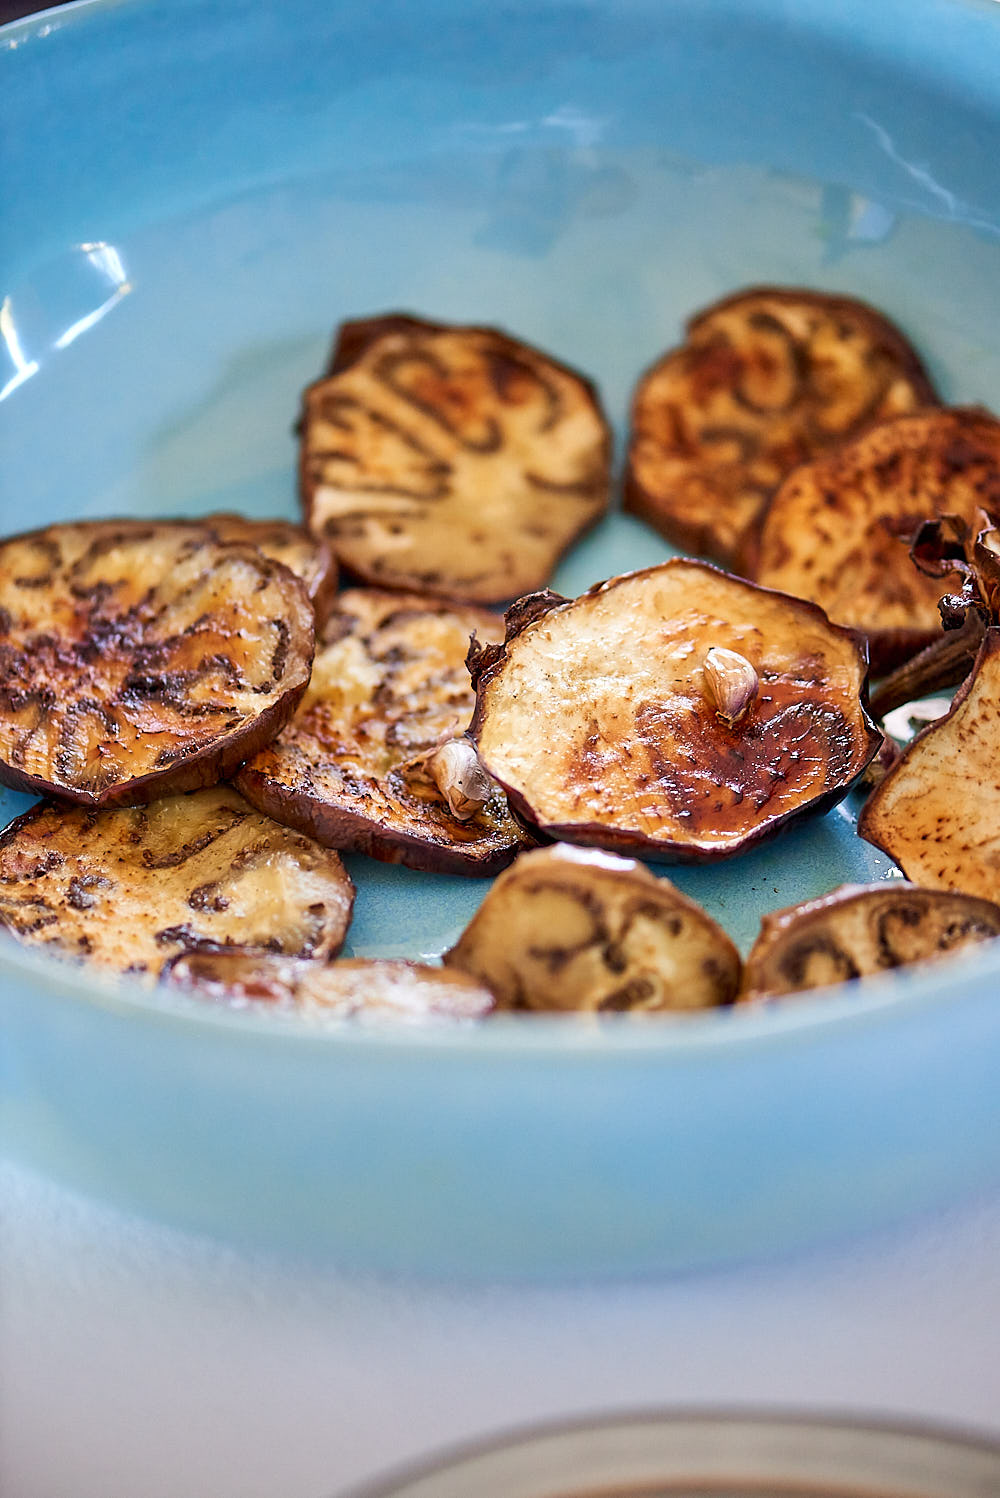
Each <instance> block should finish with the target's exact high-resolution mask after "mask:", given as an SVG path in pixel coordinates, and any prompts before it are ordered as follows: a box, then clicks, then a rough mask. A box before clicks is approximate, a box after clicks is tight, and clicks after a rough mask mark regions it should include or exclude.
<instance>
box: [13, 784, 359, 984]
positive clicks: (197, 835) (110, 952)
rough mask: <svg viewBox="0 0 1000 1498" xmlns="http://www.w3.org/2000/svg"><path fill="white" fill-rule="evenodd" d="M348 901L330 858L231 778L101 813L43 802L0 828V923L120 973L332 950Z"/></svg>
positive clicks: (349, 889)
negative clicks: (230, 952)
mask: <svg viewBox="0 0 1000 1498" xmlns="http://www.w3.org/2000/svg"><path fill="white" fill-rule="evenodd" d="M353 901H354V886H353V884H352V883H351V880H350V878H349V877H348V875H347V873H346V871H345V869H344V866H343V864H342V863H341V861H340V859H339V858H338V857H337V855H336V853H331V852H330V851H329V850H328V849H326V848H321V847H319V845H318V844H317V843H315V842H313V841H312V840H311V839H310V838H307V837H303V836H302V834H301V833H296V832H291V831H289V830H288V829H287V828H285V827H279V826H278V825H277V824H276V823H275V822H272V821H271V820H270V819H269V818H267V817H263V816H261V815H260V814H259V813H258V812H256V811H254V810H253V808H252V807H251V806H248V804H247V803H246V801H244V800H243V798H242V796H239V795H237V793H236V792H235V791H234V790H233V789H232V788H231V787H230V786H224V785H220V786H214V787H212V788H211V789H210V790H204V791H195V792H193V793H192V794H190V795H186V796H172V797H168V798H167V799H165V800H162V801H156V802H154V803H153V804H152V805H150V806H138V807H127V808H126V807H116V808H114V809H113V810H110V811H95V810H92V809H89V808H84V807H65V806H58V805H55V804H52V803H44V802H40V803H39V804H38V805H37V806H34V807H32V808H31V810H30V811H28V812H25V814H24V816H22V817H19V818H17V820H16V821H14V822H12V823H11V824H10V826H9V827H7V828H6V829H5V831H4V832H3V833H2V834H0V925H3V926H4V927H5V928H6V929H7V930H8V931H10V932H11V933H12V934H13V935H14V936H16V937H18V938H19V939H20V940H22V941H25V942H30V943H33V944H41V945H44V946H49V947H52V948H53V949H54V950H57V951H58V952H59V953H61V954H62V955H65V956H68V957H77V958H83V959H86V960H88V961H90V962H95V963H99V964H100V965H101V966H102V967H105V968H113V969H115V970H117V971H118V972H121V973H140V974H155V973H158V972H159V971H160V969H161V968H162V967H163V964H164V963H165V962H166V961H167V960H168V959H169V958H170V957H172V956H174V955H176V954H177V953H180V952H187V951H191V950H197V949H198V948H199V947H202V946H206V945H207V946H216V945H226V944H235V945H239V946H242V947H254V948H258V949H260V950H263V951H268V952H284V953H287V954H289V955H290V956H296V957H303V958H306V957H308V958H329V957H332V956H333V955H335V954H336V953H337V952H338V951H339V950H340V947H341V944H342V943H343V940H344V936H345V934H346V931H347V927H348V924H349V922H350V919H351V907H352V905H353Z"/></svg>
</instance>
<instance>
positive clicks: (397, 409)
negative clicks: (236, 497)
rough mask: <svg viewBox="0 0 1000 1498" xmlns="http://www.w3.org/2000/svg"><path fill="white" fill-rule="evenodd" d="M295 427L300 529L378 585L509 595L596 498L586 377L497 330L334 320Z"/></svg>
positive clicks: (598, 450) (600, 473) (591, 403)
mask: <svg viewBox="0 0 1000 1498" xmlns="http://www.w3.org/2000/svg"><path fill="white" fill-rule="evenodd" d="M300 434H301V487H302V497H303V503H304V506H305V513H306V518H307V522H308V524H309V526H310V528H311V530H312V531H313V532H314V533H315V534H316V535H318V536H320V537H322V538H323V539H324V540H325V541H327V542H328V543H329V545H330V547H331V549H332V550H333V552H334V553H335V555H336V556H337V558H338V559H339V560H340V561H341V562H342V563H343V565H344V566H345V567H346V568H348V569H349V570H350V571H351V572H352V573H353V574H354V575H355V576H356V577H357V578H359V579H360V580H361V581H363V582H368V583H372V584H375V585H380V586H382V587H389V588H401V589H408V590H410V591H414V592H419V593H428V594H433V595H434V596H436V597H445V598H458V599H463V600H465V601H467V602H473V603H493V602H498V601H500V600H503V599H509V598H515V597H517V596H518V594H520V593H525V592H528V591H529V590H531V589H533V588H538V587H541V586H542V585H543V584H544V583H545V582H546V581H547V580H548V577H549V575H550V573H551V571H552V569H553V567H554V566H555V563H556V561H557V560H558V559H559V557H560V556H561V555H562V553H563V552H564V551H565V550H566V548H567V547H568V546H569V545H570V543H571V542H572V541H574V540H575V539H576V537H577V536H579V535H580V534H581V532H583V531H584V530H586V529H587V528H588V527H589V526H591V525H592V524H593V523H594V522H595V521H596V520H597V519H599V517H600V516H601V515H602V514H603V513H604V511H605V509H606V508H607V505H608V498H609V484H610V476H609V464H610V438H609V429H608V425H607V421H606V419H605V417H604V414H603V412H602V410H601V407H600V404H599V402H598V398H597V395H596V392H595V390H594V388H593V386H592V385H591V383H590V382H589V381H588V380H586V379H585V378H583V376H581V375H578V374H576V373H575V372H574V371H572V370H570V369H567V368H566V367H565V366H564V365H562V364H559V363H557V362H556V361H555V360H554V359H551V358H549V356H548V355H547V354H543V353H541V352H539V351H538V350H537V349H534V348H531V347H529V345H528V344H525V343H521V342H518V341H516V340H515V339H513V338H509V337H508V336H507V335H506V334H504V333H501V332H498V331H497V330H495V329H493V328H476V327H450V326H446V325H444V324H441V323H431V322H424V321H422V320H420V319H417V318H410V317H403V316H389V317H383V318H373V319H369V320H364V321H358V322H350V323H345V324H344V326H343V328H342V329H341V333H340V339H339V342H338V345H337V349H336V351H335V355H334V360H333V364H332V366H331V372H330V373H329V374H327V375H326V376H325V377H324V378H323V379H321V380H319V381H317V383H316V384H314V385H312V386H311V387H310V388H309V389H308V390H307V391H306V392H305V396H304V408H303V414H302V422H301V428H300Z"/></svg>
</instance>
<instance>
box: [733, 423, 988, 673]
mask: <svg viewBox="0 0 1000 1498" xmlns="http://www.w3.org/2000/svg"><path fill="white" fill-rule="evenodd" d="M983 509H985V510H993V509H995V510H997V511H998V512H1000V421H997V420H996V418H995V417H993V416H991V415H990V414H989V413H988V412H986V411H981V410H979V409H977V408H975V407H956V408H953V409H949V410H941V411H926V412H923V413H921V414H919V415H915V416H906V417H901V418H899V419H898V420H895V421H891V422H883V423H880V424H879V425H878V426H875V427H872V429H871V430H870V431H868V432H866V433H864V434H863V435H861V436H859V437H858V438H856V439H855V440H854V441H852V442H849V443H845V444H844V445H843V446H842V447H840V448H837V449H836V450H834V451H832V452H830V453H827V454H825V455H824V456H823V457H821V458H817V459H816V460H815V461H814V462H812V463H808V464H805V465H803V466H802V467H801V468H798V469H797V470H796V471H795V472H794V473H793V474H791V475H790V476H789V477H788V479H787V480H786V481H785V483H784V484H783V485H782V486H781V488H780V489H779V491H778V493H777V494H776V495H775V496H774V499H773V501H772V502H771V504H770V506H769V508H768V510H767V513H766V515H765V517H764V520H763V522H762V525H761V531H760V544H759V554H758V559H757V566H756V569H755V573H754V575H755V577H756V579H757V581H758V582H760V583H763V584H765V585H766V586H768V587H772V588H782V589H784V591H785V592H788V593H796V594H798V595H799V596H800V597H802V598H810V599H812V601H813V602H814V603H818V604H819V605H820V607H821V608H823V609H825V610H826V612H827V614H829V616H830V618H831V619H833V620H835V621H836V622H837V623H838V624H846V625H850V626H852V627H853V628H855V629H860V630H863V631H864V633H865V634H866V635H867V637H868V641H869V647H870V653H871V662H872V670H873V672H875V673H876V674H879V673H880V672H882V671H884V670H887V669H889V668H890V667H892V666H894V665H897V664H898V663H899V662H900V661H902V660H905V659H906V658H907V657H908V656H911V655H914V654H915V653H916V652H917V651H918V650H920V649H921V648H923V647H924V646H926V645H928V644H929V643H930V642H931V641H932V640H934V639H935V637H937V636H940V634H941V617H940V612H939V603H940V600H941V598H942V596H943V595H945V594H947V593H948V592H949V591H954V589H955V588H956V587H957V586H958V585H959V581H960V579H959V575H958V573H957V572H951V573H949V572H948V571H947V570H941V569H938V570H937V571H936V572H935V574H934V575H928V574H927V572H926V571H924V570H922V569H920V568H918V567H917V566H916V565H914V561H913V559H912V558H911V555H910V549H909V543H910V542H911V540H912V538H913V536H914V535H915V533H916V532H917V531H918V529H919V528H920V526H921V523H922V522H923V521H925V520H928V519H932V518H933V517H935V516H939V515H943V514H951V515H954V516H956V517H958V518H959V519H960V520H961V521H962V522H963V523H966V524H969V523H972V522H973V521H974V520H975V518H976V516H977V515H978V514H979V512H980V511H981V510H983Z"/></svg>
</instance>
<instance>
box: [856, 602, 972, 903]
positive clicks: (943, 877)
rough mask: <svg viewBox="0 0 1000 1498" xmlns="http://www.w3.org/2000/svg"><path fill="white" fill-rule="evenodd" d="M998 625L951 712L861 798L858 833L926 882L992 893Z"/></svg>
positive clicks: (909, 875) (911, 876)
mask: <svg viewBox="0 0 1000 1498" xmlns="http://www.w3.org/2000/svg"><path fill="white" fill-rule="evenodd" d="M998 722H1000V629H996V628H994V629H990V630H988V631H987V633H986V637H985V639H984V640H983V644H982V646H981V648H980V651H979V655H978V657H977V660H976V664H975V668H974V671H973V674H972V675H971V676H970V677H969V679H968V681H967V682H966V683H965V685H964V686H963V687H961V688H960V689H959V691H958V693H957V695H956V697H955V701H954V703H953V705H952V708H951V711H950V712H949V713H947V714H946V715H945V717H943V718H940V719H938V721H937V722H936V723H933V724H932V725H931V726H930V727H929V728H927V729H925V730H924V732H923V733H921V734H918V735H917V737H916V738H915V739H914V740H913V742H912V743H911V744H910V745H909V746H908V748H907V749H905V750H904V751H903V754H902V756H901V758H900V759H899V761H898V762H897V764H896V765H895V766H894V767H893V769H891V770H890V771H889V773H888V774H887V775H886V777H885V779H884V780H883V782H882V784H881V785H880V786H879V787H878V789H877V790H876V791H875V792H874V794H873V795H872V796H871V797H870V798H869V800H868V801H867V802H866V803H865V806H864V807H863V809H862V812H861V817H860V819H859V822H858V832H859V833H860V834H861V836H862V837H864V838H867V839H868V841H869V842H870V843H874V844H875V846H876V847H877V848H882V849H883V850H884V851H885V852H886V853H888V855H889V857H890V858H893V859H895V861H896V863H898V864H899V866H900V868H901V869H902V870H903V872H904V874H905V875H906V877H907V878H908V879H912V880H913V881H914V883H915V884H920V885H923V886H925V887H926V888H929V889H949V890H961V891H964V892H965V893H966V894H969V895H979V896H981V897H982V898H983V899H987V900H992V899H993V898H994V897H995V896H996V894H997V889H998V880H1000V761H998V757H997V724H998Z"/></svg>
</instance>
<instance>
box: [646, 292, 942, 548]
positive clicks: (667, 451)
mask: <svg viewBox="0 0 1000 1498" xmlns="http://www.w3.org/2000/svg"><path fill="white" fill-rule="evenodd" d="M936 404H937V398H936V396H935V393H934V390H933V388H932V386H931V384H930V382H929V380H928V378H927V375H926V373H925V372H924V370H923V368H922V366H921V364H920V361H919V360H918V358H917V356H916V354H915V353H914V352H913V350H912V349H911V348H910V346H909V344H908V343H907V342H906V340H905V338H904V337H903V336H902V334H901V333H900V332H899V330H898V329H897V328H895V327H893V325H892V324H891V323H890V322H888V321H887V320H886V319H885V318H884V317H882V315H881V314H880V313H878V312H876V311H874V310H873V309H872V308H870V307H866V306H864V305H863V304H862V303H860V302H855V301H852V300H850V299H849V298H846V297H835V296H826V295H823V294H822V293H819V292H809V291H796V290H781V289H778V288H775V287H758V288H754V289H752V290H749V291H744V292H740V293H739V294H738V295H736V296H732V297H728V298H726V299H725V300H724V301H722V302H719V303H717V304H716V305H715V306H712V307H708V308H706V310H705V311H704V312H701V313H699V314H698V315H697V316H696V317H694V318H693V319H692V320H691V322H690V323H689V324H688V328H687V340H686V342H685V343H684V344H683V345H682V346H681V347H680V348H678V349H674V350H673V351H672V352H671V353H668V354H667V355H666V356H665V357H664V358H663V359H661V360H660V361H659V363H657V364H655V365H654V366H653V368H652V369H650V370H649V371H648V372H647V373H646V374H645V375H644V376H643V378H642V380H641V381H640V383H639V385H638V387H637V389H636V393H635V396H634V400H633V409H632V437H631V443H630V450H629V463H628V474H627V478H626V508H628V509H631V510H633V511H634V512H635V513H636V514H638V515H641V516H642V517H643V518H644V519H645V520H648V521H649V522H650V524H652V525H654V526H656V527H657V529H659V530H661V531H662V532H663V534H664V535H665V536H667V537H668V538H669V539H670V540H672V541H675V542H676V543H677V544H678V545H680V546H683V547H684V548H686V549H687V550H690V551H697V552H700V553H702V554H704V555H706V556H710V557H713V558H715V560H716V561H719V562H722V563H723V564H724V565H727V566H730V565H737V566H741V567H742V566H745V564H746V561H747V556H748V547H749V544H750V541H751V538H752V533H753V529H754V526H755V524H756V522H757V519H758V517H759V515H760V514H761V512H762V510H763V508H764V506H765V504H766V503H767V500H768V499H769V498H770V496H771V494H773V492H774V490H775V489H776V488H777V486H778V485H779V484H780V483H781V481H782V479H783V478H784V477H785V475H786V474H787V473H789V472H790V470H791V469H792V468H794V467H795V466H796V465H797V464H799V463H803V462H806V461H807V460H808V459H810V458H812V457H814V456H815V455H816V454H817V453H819V452H822V451H823V450H824V449H825V448H827V447H829V446H830V445H831V444H833V443H836V442H839V441H842V440H843V439H844V438H846V437H849V436H850V435H852V434H853V433H854V432H856V431H858V430H859V429H860V428H861V427H862V426H865V425H867V424H868V423H869V422H871V421H874V420H878V419H880V418H883V417H889V416H897V415H901V414H903V413H905V412H909V411H913V410H915V409H917V408H918V407H921V406H926V405H936Z"/></svg>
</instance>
